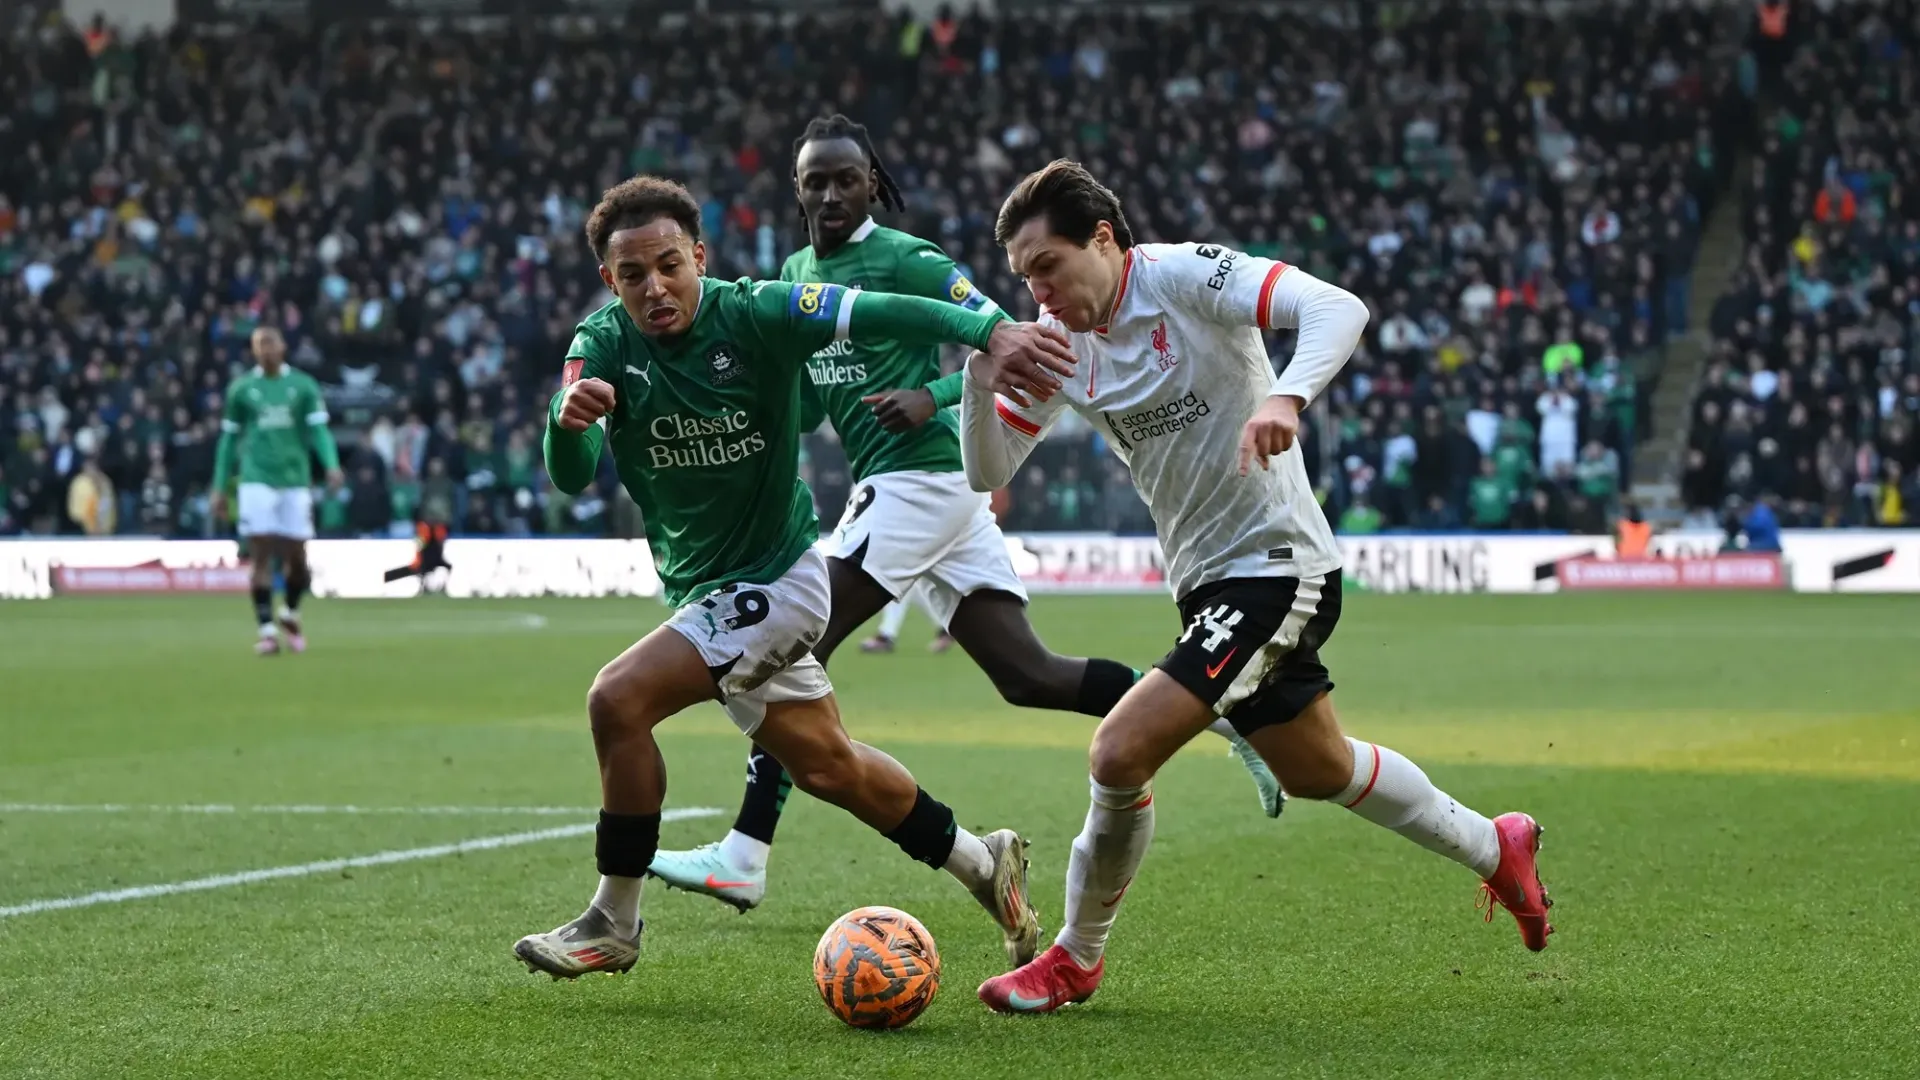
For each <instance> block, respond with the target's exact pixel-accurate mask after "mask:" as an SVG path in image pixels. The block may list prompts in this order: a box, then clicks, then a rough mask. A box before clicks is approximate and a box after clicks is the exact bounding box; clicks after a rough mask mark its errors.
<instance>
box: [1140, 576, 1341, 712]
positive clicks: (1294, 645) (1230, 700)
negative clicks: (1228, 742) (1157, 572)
mask: <svg viewBox="0 0 1920 1080" xmlns="http://www.w3.org/2000/svg"><path fill="white" fill-rule="evenodd" d="M1180 618H1181V619H1182V621H1183V622H1184V623H1185V629H1184V630H1183V631H1182V633H1181V634H1180V637H1179V640H1177V641H1176V642H1174V646H1173V650H1172V651H1171V652H1169V653H1167V655H1166V656H1165V657H1163V658H1161V660H1160V663H1159V664H1157V665H1155V666H1157V667H1158V668H1159V669H1160V670H1161V671H1164V672H1166V673H1167V674H1168V675H1171V676H1173V678H1174V680H1175V681H1177V682H1178V683H1179V684H1180V685H1181V686H1184V687H1186V688H1187V689H1188V690H1191V691H1193V693H1194V694H1195V695H1196V696H1198V697H1199V698H1200V700H1202V701H1204V702H1206V703H1207V704H1208V706H1210V707H1211V708H1212V709H1213V711H1214V714H1215V715H1217V716H1224V717H1226V718H1227V721H1228V722H1229V723H1231V724H1232V725H1233V729H1234V730H1235V731H1238V732H1239V733H1240V734H1242V735H1246V734H1248V733H1250V732H1253V731H1257V730H1259V729H1260V728H1263V727H1266V726H1268V725H1270V724H1284V723H1286V722H1287V721H1289V720H1292V719H1293V718H1294V717H1296V716H1298V715H1300V713H1301V712H1303V711H1305V709H1306V707H1307V706H1308V705H1311V704H1313V700H1314V699H1315V698H1317V697H1319V696H1320V695H1321V694H1323V693H1326V692H1327V691H1329V690H1332V689H1333V680H1332V679H1331V678H1329V677H1328V675H1327V668H1326V665H1325V664H1322V663H1321V662H1320V647H1321V646H1322V645H1325V644H1326V642H1327V639H1328V638H1329V637H1331V636H1333V628H1334V626H1335V625H1336V624H1338V623H1339V621H1340V571H1338V570H1334V571H1332V572H1330V573H1326V574H1320V575H1317V576H1315V577H1308V578H1291V577H1271V578H1227V579H1226V580H1224V581H1215V582H1211V583H1209V584H1206V585H1202V586H1201V587H1199V588H1198V589H1195V590H1193V591H1192V592H1190V593H1188V594H1187V595H1186V596H1184V597H1182V598H1181V599H1180Z"/></svg>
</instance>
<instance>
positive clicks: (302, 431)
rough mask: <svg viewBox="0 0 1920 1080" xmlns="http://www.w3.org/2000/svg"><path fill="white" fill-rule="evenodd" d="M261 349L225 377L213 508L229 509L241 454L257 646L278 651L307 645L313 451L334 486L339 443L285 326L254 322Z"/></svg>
mask: <svg viewBox="0 0 1920 1080" xmlns="http://www.w3.org/2000/svg"><path fill="white" fill-rule="evenodd" d="M252 345H253V358H254V359H255V360H257V361H259V366H258V367H255V368H254V369H253V370H252V371H250V372H248V373H247V374H245V375H242V376H241V377H240V378H238V379H235V380H234V381H233V384H232V385H231V386H228V387H227V404H226V414H225V416H224V417H222V418H221V421H220V444H219V446H218V447H217V448H216V449H215V451H214V456H213V485H212V486H213V491H212V495H211V500H212V508H213V516H214V517H215V518H221V517H224V516H226V512H227V482H228V480H229V478H231V476H232V474H233V459H234V455H235V453H236V452H237V453H238V454H239V456H240V492H239V500H240V523H239V524H240V536H241V538H242V540H244V541H245V543H246V547H247V552H248V555H249V556H250V557H251V558H252V560H253V617H254V621H255V622H256V623H258V624H259V634H258V636H257V637H256V639H255V640H254V644H253V651H254V652H257V653H259V654H260V655H262V656H271V655H273V654H274V653H277V652H279V651H280V648H281V645H280V634H281V632H283V631H284V632H285V634H286V637H287V641H286V647H287V648H289V649H292V650H293V651H294V652H303V651H305V649H306V647H307V639H306V637H305V635H304V634H302V633H301V627H300V598H301V597H303V596H305V595H306V593H307V585H308V584H309V583H310V582H311V581H312V575H311V574H309V573H308V571H307V541H309V540H311V539H313V486H312V484H313V465H312V463H311V460H310V459H309V458H308V454H312V455H314V456H316V457H318V458H319V459H320V467H321V468H323V469H325V470H326V471H327V486H328V487H330V488H338V487H339V486H340V484H341V482H342V477H341V475H340V453H339V451H338V450H337V449H336V448H335V447H334V445H333V434H332V433H331V432H329V431H328V430H327V403H326V400H325V399H324V398H322V397H321V396H320V384H319V383H317V382H315V381H314V379H313V376H311V375H308V374H307V373H305V372H303V371H295V370H293V369H292V368H289V367H288V366H287V342H286V339H285V338H283V337H281V336H280V331H278V330H276V329H274V328H272V327H268V326H263V327H261V328H260V329H258V330H255V331H254V332H253V341H252ZM276 559H277V560H279V562H280V570H281V573H282V574H284V575H285V579H286V580H285V588H286V599H285V602H284V603H283V604H282V605H281V607H280V614H279V620H278V621H279V626H278V627H276V626H275V625H274V622H275V619H274V612H273V564H274V560H276Z"/></svg>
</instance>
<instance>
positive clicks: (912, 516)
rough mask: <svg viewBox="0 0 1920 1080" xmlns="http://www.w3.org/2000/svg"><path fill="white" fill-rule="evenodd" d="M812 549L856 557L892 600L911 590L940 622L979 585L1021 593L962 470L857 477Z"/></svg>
mask: <svg viewBox="0 0 1920 1080" xmlns="http://www.w3.org/2000/svg"><path fill="white" fill-rule="evenodd" d="M820 550H821V551H823V552H825V553H826V554H827V555H828V556H829V557H831V558H836V559H846V560H848V561H850V562H857V563H859V564H860V568H861V569H863V570H865V571H866V572H867V575H868V576H869V577H871V578H873V580H875V581H877V582H879V583H880V587H881V588H883V589H885V590H887V592H889V593H891V594H892V595H893V598H894V599H896V600H899V599H903V598H906V597H907V595H908V593H910V592H915V591H917V592H918V593H919V596H918V599H920V600H921V601H922V602H923V603H924V604H925V605H926V608H927V611H928V613H929V614H931V615H932V616H933V617H934V620H935V621H936V622H938V623H939V624H940V625H941V626H942V627H945V626H946V625H947V624H948V623H950V622H952V621H953V613H954V611H956V610H957V609H958V608H959V607H960V601H962V600H964V599H966V598H967V596H968V595H969V594H971V593H975V592H978V591H980V590H981V589H998V590H1000V591H1001V592H1008V593H1012V594H1013V595H1015V596H1017V597H1019V598H1020V599H1021V600H1022V601H1025V600H1026V599H1027V588H1026V586H1025V585H1023V584H1021V582H1020V575H1019V574H1018V573H1016V572H1015V571H1014V569H1013V560H1012V559H1009V558H1008V557H1007V541H1006V537H1005V536H1004V535H1002V534H1001V532H1000V526H999V525H998V524H996V523H995V522H994V520H993V511H992V510H991V509H990V508H989V507H988V505H987V496H986V494H985V493H984V492H978V491H975V490H973V489H972V488H971V487H968V486H967V476H966V474H965V473H959V472H894V473H881V474H880V475H878V476H871V477H868V478H867V479H865V480H862V481H860V482H859V483H858V484H855V485H854V486H853V493H852V494H851V495H849V496H848V497H847V511H846V513H845V514H844V515H843V516H842V517H841V518H840V524H839V526H837V527H836V528H835V529H834V530H833V533H832V534H831V535H829V536H827V537H825V538H824V539H822V540H821V541H820Z"/></svg>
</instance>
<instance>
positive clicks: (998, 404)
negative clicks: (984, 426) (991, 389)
mask: <svg viewBox="0 0 1920 1080" xmlns="http://www.w3.org/2000/svg"><path fill="white" fill-rule="evenodd" d="M993 408H994V411H995V412H998V413H999V414H1000V419H1002V420H1004V421H1006V423H1007V426H1008V427H1010V428H1012V429H1013V430H1015V431H1017V432H1019V433H1020V434H1022V435H1026V436H1029V437H1031V438H1039V436H1040V425H1039V424H1036V423H1034V422H1033V421H1031V420H1029V419H1027V418H1026V417H1024V416H1021V415H1020V414H1019V413H1017V412H1014V411H1013V408H1012V407H1011V406H1009V405H1008V404H1007V403H1006V402H1004V401H1001V400H999V399H998V398H995V399H994V402H993Z"/></svg>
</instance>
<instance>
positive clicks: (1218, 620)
mask: <svg viewBox="0 0 1920 1080" xmlns="http://www.w3.org/2000/svg"><path fill="white" fill-rule="evenodd" d="M1242 618H1244V616H1243V615H1242V614H1241V613H1240V612H1239V611H1236V610H1234V609H1233V608H1230V607H1228V606H1227V605H1225V604H1215V605H1214V606H1212V607H1210V608H1202V609H1200V613H1199V614H1197V615H1195V616H1194V617H1193V621H1192V622H1190V623H1188V624H1187V629H1186V632H1185V633H1182V634H1181V635H1180V640H1181V641H1183V642H1184V641H1187V640H1189V639H1191V638H1192V637H1193V632H1194V631H1195V630H1202V629H1204V630H1205V631H1206V636H1205V637H1203V638H1201V639H1200V647H1201V648H1202V649H1205V650H1206V651H1208V652H1210V653H1211V652H1217V651H1219V649H1220V646H1222V645H1225V644H1226V643H1227V641H1228V639H1230V638H1232V637H1233V628H1234V627H1236V626H1239V625H1240V620H1241V619H1242Z"/></svg>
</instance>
